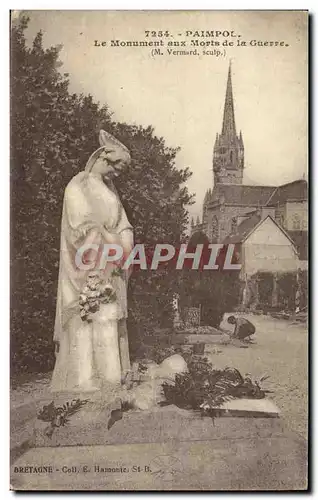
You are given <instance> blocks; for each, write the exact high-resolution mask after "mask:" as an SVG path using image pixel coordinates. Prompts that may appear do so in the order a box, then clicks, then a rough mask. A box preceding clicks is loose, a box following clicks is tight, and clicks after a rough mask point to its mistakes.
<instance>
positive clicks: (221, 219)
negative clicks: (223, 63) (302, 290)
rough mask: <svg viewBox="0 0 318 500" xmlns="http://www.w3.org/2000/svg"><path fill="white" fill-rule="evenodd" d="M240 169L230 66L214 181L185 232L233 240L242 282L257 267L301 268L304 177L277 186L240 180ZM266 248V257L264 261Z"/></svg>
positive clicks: (216, 146)
mask: <svg viewBox="0 0 318 500" xmlns="http://www.w3.org/2000/svg"><path fill="white" fill-rule="evenodd" d="M243 173H244V143H243V135H242V132H241V131H240V132H239V134H237V129H236V123H235V112H234V99H233V88H232V72H231V66H230V67H229V71H228V78H227V86H226V95H225V104H224V112H223V122H222V131H221V133H220V134H217V135H216V139H215V144H214V149H213V181H214V184H213V188H212V186H211V188H209V189H208V190H207V192H206V194H205V197H204V201H203V210H202V220H201V221H200V220H197V222H196V224H195V223H194V221H192V224H191V234H193V233H194V232H196V231H198V230H200V231H203V232H204V233H205V234H206V235H207V237H208V238H209V241H210V242H211V243H228V242H235V243H236V244H237V245H239V246H240V248H241V263H242V276H241V278H242V280H243V281H244V282H245V283H246V282H248V280H249V279H250V276H251V275H252V274H255V273H257V272H258V271H265V270H266V271H268V272H273V273H278V272H281V273H284V272H287V271H294V272H297V271H298V270H300V269H302V270H304V269H306V268H307V234H308V233H307V231H308V223H307V213H308V189H307V182H306V181H305V180H303V179H301V180H295V181H293V182H289V183H287V184H283V185H280V186H264V185H263V186H260V185H246V184H244V183H243ZM256 228H257V230H256ZM265 229H266V231H265ZM252 233H253V237H251V234H252ZM261 233H262V235H261ZM256 236H258V237H260V238H261V240H262V243H259V245H260V248H259V251H258V253H256V254H255V242H254V248H253V252H252V254H251V252H249V251H247V247H248V246H249V243H250V242H251V238H252V240H253V239H255V238H256ZM283 247H284V250H283ZM287 247H288V250H287ZM267 252H268V253H269V255H270V256H271V257H270V258H269V259H267V260H266V257H265V254H266V253H267ZM286 252H287V254H288V255H289V258H288V259H287V261H288V264H287V261H286ZM257 255H258V257H257ZM265 262H266V265H265ZM264 266H265V267H264Z"/></svg>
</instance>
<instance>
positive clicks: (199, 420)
mask: <svg viewBox="0 0 318 500" xmlns="http://www.w3.org/2000/svg"><path fill="white" fill-rule="evenodd" d="M249 401H250V400H238V404H235V401H232V402H230V403H226V405H225V406H224V408H223V409H222V408H221V409H220V410H219V411H220V416H219V417H217V418H215V419H214V420H212V419H211V418H210V417H201V416H200V413H199V412H195V411H188V410H182V409H180V408H177V407H176V406H174V405H169V406H166V407H155V408H153V409H152V410H144V411H136V410H131V411H128V412H125V413H123V415H122V419H121V420H118V421H115V423H114V425H113V426H112V427H111V428H110V429H108V428H107V427H108V422H109V419H110V417H111V412H112V411H113V410H116V408H119V405H118V404H117V405H116V404H115V403H112V404H108V405H104V407H99V408H98V407H96V406H95V407H94V405H90V404H88V405H87V406H86V407H83V408H82V409H81V410H80V411H79V412H78V413H77V414H76V415H74V416H72V417H71V419H70V422H69V423H68V424H66V425H65V426H63V427H58V428H56V429H55V430H54V432H53V434H52V436H51V437H48V435H47V428H48V424H47V423H45V422H42V421H40V420H37V421H36V427H35V446H49V447H50V446H77V445H78V446H79V445H111V444H125V443H126V444H129V443H153V442H154V443H161V442H163V443H164V442H169V441H171V440H180V441H196V440H198V439H203V440H214V439H222V437H223V436H224V435H227V437H229V435H228V430H227V429H228V426H229V424H230V421H229V418H231V417H232V418H233V416H247V417H253V418H255V417H260V420H262V423H261V425H259V433H260V434H259V435H260V436H263V437H268V436H270V435H271V433H272V428H273V425H272V424H271V423H266V425H265V426H264V423H263V420H264V417H277V416H278V414H279V410H278V409H277V408H276V407H275V405H274V404H273V403H272V402H267V403H266V401H265V400H258V402H257V403H255V400H251V401H250V403H249ZM225 417H227V418H225ZM261 417H262V418H261ZM265 420H266V418H265ZM268 420H271V419H268ZM249 421H250V419H249V418H247V419H246V420H244V421H242V422H240V419H237V426H235V425H234V423H232V424H231V425H230V427H231V431H230V434H231V436H232V437H233V438H234V437H236V438H239V436H243V437H244V435H245V434H246V433H248V432H249V425H250V423H249ZM256 425H257V424H256ZM242 433H243V434H242ZM244 433H245V434H244ZM246 435H247V434H246Z"/></svg>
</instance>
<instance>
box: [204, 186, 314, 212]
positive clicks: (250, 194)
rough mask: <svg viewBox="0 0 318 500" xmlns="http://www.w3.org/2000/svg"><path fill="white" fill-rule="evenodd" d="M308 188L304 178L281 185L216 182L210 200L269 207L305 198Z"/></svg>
mask: <svg viewBox="0 0 318 500" xmlns="http://www.w3.org/2000/svg"><path fill="white" fill-rule="evenodd" d="M307 198H308V189H307V182H306V181H305V180H297V181H293V182H289V183H288V184H283V185H282V186H278V187H275V186H246V185H244V184H217V185H216V186H215V188H214V190H213V193H212V201H216V200H221V199H223V200H224V203H227V204H230V205H244V206H246V207H261V206H263V207H265V206H268V207H271V206H275V205H278V204H283V203H286V201H288V200H290V201H302V200H307Z"/></svg>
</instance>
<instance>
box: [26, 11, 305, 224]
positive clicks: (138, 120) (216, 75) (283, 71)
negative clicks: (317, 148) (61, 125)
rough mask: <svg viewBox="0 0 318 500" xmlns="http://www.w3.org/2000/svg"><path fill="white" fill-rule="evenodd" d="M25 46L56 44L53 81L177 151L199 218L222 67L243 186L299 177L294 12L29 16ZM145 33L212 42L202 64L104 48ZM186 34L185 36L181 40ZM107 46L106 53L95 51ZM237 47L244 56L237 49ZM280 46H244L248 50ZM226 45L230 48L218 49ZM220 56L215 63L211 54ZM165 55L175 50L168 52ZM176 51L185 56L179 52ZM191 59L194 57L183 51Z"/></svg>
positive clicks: (301, 77) (301, 137) (299, 65)
mask: <svg viewBox="0 0 318 500" xmlns="http://www.w3.org/2000/svg"><path fill="white" fill-rule="evenodd" d="M27 14H28V15H29V16H30V24H29V28H28V32H27V36H28V41H29V42H31V41H32V39H33V38H34V36H35V34H36V33H37V31H39V30H40V29H41V30H42V31H43V32H44V46H46V47H48V46H51V45H57V44H62V45H63V48H62V51H61V60H62V62H63V67H62V68H61V71H63V72H67V73H69V77H70V90H71V91H73V92H83V93H85V94H87V93H90V94H92V95H93V97H94V98H95V99H96V100H97V101H99V102H100V103H101V104H107V105H108V106H109V108H110V110H111V111H112V112H113V118H114V119H115V120H118V121H124V122H127V123H130V124H137V125H143V126H148V125H152V126H153V127H154V129H155V133H156V135H158V136H162V137H164V138H165V141H166V144H167V146H170V147H180V148H181V149H180V152H179V153H178V155H177V160H176V164H177V166H178V167H180V168H182V167H186V166H187V167H189V168H190V170H191V171H192V172H193V175H192V177H191V179H190V180H189V181H188V183H187V184H188V187H189V190H190V192H192V193H194V194H195V195H196V203H195V205H193V206H192V207H190V213H191V215H193V216H195V217H196V216H197V215H199V216H201V211H202V201H203V197H204V194H205V192H206V190H207V189H208V188H212V187H213V176H212V155H213V146H214V141H215V136H216V133H217V132H218V133H219V132H220V131H221V126H222V115H223V106H224V98H225V90H226V79H227V72H228V66H229V61H230V60H231V62H232V82H233V94H234V106H235V118H236V127H237V132H239V131H240V130H241V131H242V134H243V140H244V145H245V171H244V183H245V184H267V185H277V184H282V183H285V182H289V181H293V180H295V179H299V178H302V177H303V176H304V175H305V177H307V173H306V172H307V97H308V96H307V21H306V14H304V13H303V12H292V11H285V12H278V11H272V12H270V11H266V12H264V11H245V12H244V11H241V12H239V11H230V12H226V11H187V12H180V11H169V12H167V11H166V12H165V11H152V12H149V11H148V12H147V11H130V12H129V11H121V12H116V11H30V12H27ZM145 30H148V31H156V32H158V31H159V30H168V31H169V35H170V37H169V38H167V39H164V40H165V43H167V41H168V40H171V41H176V40H186V42H187V43H190V40H191V39H193V40H198V41H199V42H204V41H205V42H206V41H219V42H220V44H221V46H220V47H206V50H210V51H211V52H212V54H211V55H203V54H202V51H203V49H204V48H203V47H201V48H199V49H198V51H199V55H195V56H191V55H189V56H181V55H179V56H173V55H169V54H168V53H167V50H166V48H163V49H162V52H163V55H162V56H153V55H152V54H151V48H149V47H110V46H109V45H110V40H112V39H118V40H124V41H125V40H126V41H127V40H137V41H145V40H159V38H158V37H157V38H151V37H150V38H149V37H148V38H146V37H145ZM201 30H203V31H206V30H208V31H210V32H211V31H214V32H216V31H221V32H226V31H233V32H234V35H235V36H233V37H227V36H226V33H225V35H224V36H222V35H220V36H216V34H215V33H214V36H213V37H197V36H194V34H193V33H194V32H196V31H201ZM186 31H192V35H191V34H190V35H189V36H186ZM95 40H97V41H98V43H101V42H103V41H105V42H107V44H106V46H101V45H100V46H98V47H97V46H95ZM238 40H239V41H240V43H241V42H242V41H246V46H243V45H240V46H238V45H237V43H238ZM251 40H257V41H260V42H264V41H269V42H270V41H273V42H276V41H278V42H281V41H283V42H285V44H287V45H288V46H278V47H275V46H274V47H269V46H267V47H266V46H264V45H263V46H251V45H250V41H251ZM226 41H233V43H234V45H233V46H223V45H222V44H223V43H224V42H225V43H226ZM215 49H216V50H220V52H221V53H222V55H220V56H219V57H217V56H216V55H215V53H214V54H213V51H214V50H215ZM174 50H178V47H175V48H174ZM179 50H185V48H181V49H180V48H179ZM192 50H194V48H192Z"/></svg>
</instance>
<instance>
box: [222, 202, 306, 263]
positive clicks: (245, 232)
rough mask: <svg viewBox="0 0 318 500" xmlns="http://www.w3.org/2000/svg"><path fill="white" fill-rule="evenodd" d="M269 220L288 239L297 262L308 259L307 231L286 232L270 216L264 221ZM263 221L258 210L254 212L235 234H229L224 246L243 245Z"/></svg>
mask: <svg viewBox="0 0 318 500" xmlns="http://www.w3.org/2000/svg"><path fill="white" fill-rule="evenodd" d="M267 218H270V219H271V220H272V221H273V222H274V224H276V225H277V226H278V227H279V229H280V230H281V231H283V233H284V234H285V235H286V236H287V237H288V238H289V239H290V241H291V242H292V243H293V245H294V247H295V249H296V250H297V253H298V257H299V260H307V259H308V233H307V231H287V230H285V229H283V228H282V227H281V226H280V225H279V224H278V223H277V222H276V221H275V220H274V219H273V218H272V217H271V216H270V215H268V216H267V217H266V218H265V219H267ZM265 219H262V217H261V213H260V211H259V210H255V211H254V212H253V213H252V214H251V216H250V217H248V218H247V219H245V220H243V222H241V224H239V226H237V228H236V230H235V232H233V233H231V234H229V235H228V236H227V237H226V238H225V239H224V241H223V243H224V244H226V245H227V244H229V243H235V244H237V243H243V242H244V241H245V240H246V239H247V238H248V236H249V235H250V234H251V233H252V232H253V230H254V229H255V228H256V226H258V225H259V224H260V223H261V222H263V221H264V220H265Z"/></svg>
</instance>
